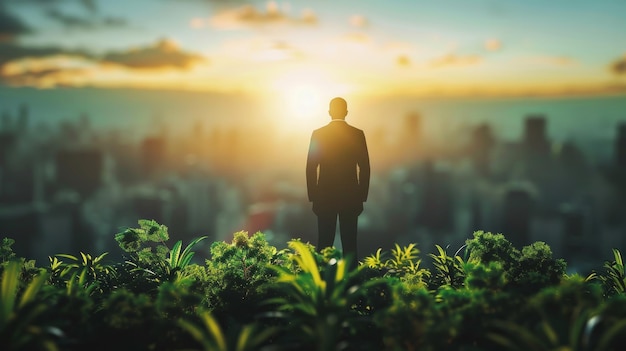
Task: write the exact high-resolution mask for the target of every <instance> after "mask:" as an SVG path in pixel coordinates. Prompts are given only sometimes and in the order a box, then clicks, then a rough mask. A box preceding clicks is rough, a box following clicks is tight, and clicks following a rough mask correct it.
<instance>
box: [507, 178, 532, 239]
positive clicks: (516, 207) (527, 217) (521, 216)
mask: <svg viewBox="0 0 626 351" xmlns="http://www.w3.org/2000/svg"><path fill="white" fill-rule="evenodd" d="M503 200H504V201H503V208H502V223H501V227H502V233H505V235H506V237H507V239H509V241H511V242H512V243H513V245H515V246H517V247H522V246H524V245H528V244H530V241H531V236H530V234H531V221H532V217H533V213H534V207H535V201H534V196H533V194H532V192H531V191H530V189H526V188H524V187H521V186H520V187H510V188H509V189H507V190H506V192H505V194H504V199H503Z"/></svg>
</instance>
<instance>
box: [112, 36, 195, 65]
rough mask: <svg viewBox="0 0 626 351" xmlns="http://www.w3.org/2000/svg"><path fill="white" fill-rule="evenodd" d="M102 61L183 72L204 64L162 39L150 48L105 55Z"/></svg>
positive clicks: (172, 43) (170, 41)
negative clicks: (174, 69) (173, 69)
mask: <svg viewBox="0 0 626 351" xmlns="http://www.w3.org/2000/svg"><path fill="white" fill-rule="evenodd" d="M102 61H103V62H105V63H113V64H117V65H121V66H125V67H129V68H136V69H163V68H176V69H181V70H185V69H189V68H191V67H192V66H194V65H196V64H198V63H201V62H206V58H205V57H203V56H200V55H197V54H194V53H189V52H185V51H182V50H181V49H180V48H179V47H178V45H177V44H176V43H175V42H174V41H172V40H169V39H162V40H160V41H158V42H157V43H156V44H154V45H151V46H146V47H142V48H135V49H130V50H126V51H121V52H111V53H107V54H105V55H104V56H103V57H102Z"/></svg>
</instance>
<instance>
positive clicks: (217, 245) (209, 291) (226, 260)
mask: <svg viewBox="0 0 626 351" xmlns="http://www.w3.org/2000/svg"><path fill="white" fill-rule="evenodd" d="M210 250H211V257H210V259H208V260H206V275H207V276H206V281H205V282H204V287H205V290H204V295H205V304H206V306H207V308H208V309H210V310H211V311H212V313H213V314H214V315H217V316H219V317H222V316H224V317H225V316H231V317H232V318H235V319H237V322H238V323H242V324H247V323H249V322H250V321H251V320H252V319H253V317H254V315H255V314H256V313H257V312H260V302H261V301H263V300H265V299H266V298H267V297H268V296H269V295H268V294H269V292H268V289H267V287H268V286H271V284H272V282H274V280H275V278H276V275H277V274H276V272H275V271H274V270H272V269H271V268H270V267H271V266H273V265H275V264H279V263H282V264H285V265H286V264H287V257H286V253H285V251H282V250H281V251H279V250H277V249H276V248H275V247H274V246H271V245H270V244H269V243H268V242H267V240H265V236H264V235H263V234H262V233H260V232H257V233H255V234H253V235H251V236H250V235H249V234H248V233H247V232H245V231H240V232H236V233H234V235H233V240H232V242H230V243H227V242H224V241H219V242H214V243H213V244H212V245H211V249H210ZM225 318H226V317H225Z"/></svg>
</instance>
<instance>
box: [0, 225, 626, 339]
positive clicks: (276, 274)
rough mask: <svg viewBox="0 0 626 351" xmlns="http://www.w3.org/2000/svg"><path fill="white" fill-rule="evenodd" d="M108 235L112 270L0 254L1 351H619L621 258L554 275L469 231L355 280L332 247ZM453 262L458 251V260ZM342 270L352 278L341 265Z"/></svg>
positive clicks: (144, 233) (4, 246)
mask: <svg viewBox="0 0 626 351" xmlns="http://www.w3.org/2000/svg"><path fill="white" fill-rule="evenodd" d="M138 223H139V226H138V228H129V229H126V230H124V231H122V232H120V233H117V234H116V235H115V238H116V240H117V241H118V243H119V245H120V248H121V250H122V251H123V254H124V260H123V261H122V262H114V263H105V262H104V260H105V259H106V258H107V257H108V254H107V253H104V254H101V255H99V256H95V255H91V254H88V253H83V252H80V254H79V255H78V256H73V255H69V254H58V255H55V256H51V257H50V262H49V266H48V267H46V268H45V269H44V268H38V267H37V266H36V265H35V262H34V261H27V260H25V259H24V258H20V257H16V255H15V254H14V253H13V251H12V249H11V245H13V243H14V241H13V240H12V239H7V238H5V239H4V240H3V241H2V243H1V244H0V245H1V246H0V278H1V279H2V281H1V285H0V341H1V342H2V347H3V349H7V350H87V349H105V350H110V349H132V350H268V351H269V350H279V349H285V350H295V349H297V350H305V351H306V350H383V351H396V350H427V351H428V350H463V351H473V350H476V351H478V350H585V351H600V350H619V349H621V348H622V345H624V344H625V343H626V294H625V290H626V280H625V276H626V272H625V269H624V263H623V260H622V257H621V254H620V252H619V251H618V250H614V251H613V256H614V260H613V261H610V262H609V261H607V262H605V263H604V268H605V270H604V271H603V272H601V273H596V272H594V273H592V274H590V275H588V276H586V277H582V276H580V275H577V274H573V275H569V276H568V275H566V274H565V268H566V264H565V261H563V260H561V259H555V258H553V255H552V251H551V249H550V247H549V246H548V245H546V244H545V243H543V242H535V243H533V244H531V245H528V246H525V247H523V248H521V249H518V248H516V247H514V246H513V245H512V244H511V243H510V242H509V241H508V240H507V239H506V238H505V237H504V236H503V235H502V234H492V233H486V232H476V233H474V236H473V238H471V239H469V240H467V242H466V245H465V246H464V247H465V251H464V254H462V255H460V254H459V253H460V252H461V250H458V251H457V252H456V253H454V254H449V253H448V252H446V249H444V248H443V247H441V246H439V245H435V249H436V251H435V252H434V253H430V254H429V255H428V256H427V257H428V259H430V260H431V261H432V264H433V265H432V266H433V269H432V272H431V271H430V270H429V269H425V268H423V267H422V260H421V259H420V251H419V250H418V249H417V244H410V245H407V246H404V247H401V246H399V245H395V247H394V248H393V249H391V250H389V251H388V252H383V250H382V249H379V250H377V251H376V253H374V254H372V255H370V256H368V257H366V258H365V259H364V261H363V263H361V264H359V265H356V266H353V265H354V263H355V262H354V261H353V260H350V261H346V260H344V258H343V257H342V254H341V252H340V251H339V250H337V249H336V248H334V247H328V248H324V249H323V250H321V251H319V252H318V251H317V250H316V249H315V247H314V246H312V245H311V244H309V243H304V242H302V241H300V240H297V239H296V240H292V241H290V242H288V247H287V248H286V249H284V250H277V249H276V248H275V247H273V246H271V245H269V244H268V242H267V240H265V237H264V235H263V234H262V233H255V234H254V235H249V234H248V233H247V232H243V231H242V232H237V233H234V236H233V240H232V242H230V243H227V242H214V243H213V244H212V245H211V246H210V252H209V253H210V258H209V259H207V260H206V261H205V262H204V263H203V264H196V263H194V262H192V258H193V256H194V251H193V250H194V248H195V247H196V246H197V245H198V243H200V242H201V241H202V240H206V239H207V238H206V237H198V238H196V239H193V240H191V241H190V243H189V244H187V245H186V246H185V245H183V242H182V241H177V242H175V243H174V245H172V246H171V249H170V248H169V247H168V243H167V241H168V240H169V233H168V228H167V227H166V226H164V225H161V224H159V223H157V222H155V221H150V220H140V221H139V222H138ZM461 249H463V247H462V248H461ZM348 262H350V264H348Z"/></svg>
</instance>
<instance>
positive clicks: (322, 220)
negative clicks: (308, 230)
mask: <svg viewBox="0 0 626 351" xmlns="http://www.w3.org/2000/svg"><path fill="white" fill-rule="evenodd" d="M336 229H337V212H327V213H319V214H318V215H317V233H318V236H317V251H322V249H324V248H326V247H329V246H333V243H334V242H335V230H336Z"/></svg>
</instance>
